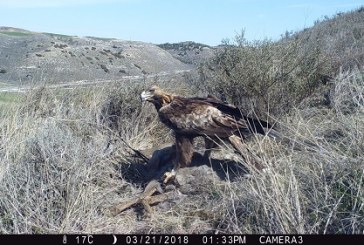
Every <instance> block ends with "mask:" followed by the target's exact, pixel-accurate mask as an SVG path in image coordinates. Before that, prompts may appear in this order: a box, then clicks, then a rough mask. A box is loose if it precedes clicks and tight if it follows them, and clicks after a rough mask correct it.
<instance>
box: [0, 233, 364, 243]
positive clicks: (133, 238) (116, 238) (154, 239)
mask: <svg viewBox="0 0 364 245" xmlns="http://www.w3.org/2000/svg"><path fill="white" fill-rule="evenodd" d="M0 244H38V245H43V244H47V245H48V244H59V245H66V244H67V245H98V244H102V245H108V244H109V245H114V244H118V245H139V244H143V245H144V244H147V245H189V244H192V245H195V244H202V245H225V244H227V245H240V244H250V245H255V244H259V245H261V244H264V245H266V244H350V245H359V244H360V245H362V244H364V235H284V234H278V235H272V234H266V235H240V234H231V235H209V234H205V235H177V234H173V235H159V234H158V235H153V234H150V235H113V234H108V235H98V234H80V235H76V234H72V235H71V234H63V235H0Z"/></svg>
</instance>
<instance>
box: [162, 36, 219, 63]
mask: <svg viewBox="0 0 364 245" xmlns="http://www.w3.org/2000/svg"><path fill="white" fill-rule="evenodd" d="M158 46H159V47H161V48H163V49H165V50H166V51H168V52H169V53H170V54H171V55H172V56H173V57H174V58H176V59H178V60H180V61H182V62H183V63H186V64H193V65H196V66H198V65H200V64H201V63H204V62H206V61H208V60H209V59H211V58H212V57H213V56H214V54H215V51H216V50H217V48H216V47H210V46H208V45H205V44H201V43H195V42H191V41H190V42H181V43H164V44H159V45H158Z"/></svg>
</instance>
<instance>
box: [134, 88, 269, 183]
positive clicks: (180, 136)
mask: <svg viewBox="0 0 364 245" xmlns="http://www.w3.org/2000/svg"><path fill="white" fill-rule="evenodd" d="M141 99H142V101H149V102H151V103H153V104H154V106H155V108H156V109H157V112H158V116H159V118H160V120H161V122H162V123H164V124H165V125H166V126H167V127H168V128H170V129H172V130H173V131H174V133H175V137H176V159H175V167H174V169H173V170H172V175H175V171H176V170H177V169H178V168H180V167H186V166H188V165H189V164H190V163H191V160H192V155H193V139H194V138H195V137H198V136H202V137H204V138H205V144H206V149H207V153H206V154H207V155H208V154H209V149H210V148H212V147H214V146H215V144H214V143H213V142H214V141H215V140H216V139H223V140H227V141H229V142H230V143H231V144H232V145H233V146H234V148H235V149H237V150H238V151H239V152H240V153H241V154H242V156H243V157H244V158H245V160H246V161H247V162H249V163H251V164H253V165H254V166H255V167H256V168H257V169H261V168H262V165H260V164H259V162H258V161H257V160H255V159H254V158H253V157H252V156H251V154H250V153H249V151H248V150H247V149H246V147H245V144H244V143H243V142H242V140H241V137H240V136H241V135H244V134H246V133H260V134H265V133H266V131H267V129H269V128H271V125H269V124H268V123H267V122H265V121H263V120H259V119H253V118H249V117H247V116H245V115H243V114H242V113H241V111H240V110H239V109H238V108H236V107H235V106H233V105H230V104H227V103H224V102H223V101H221V100H219V99H217V98H215V97H213V96H208V97H206V98H201V97H193V98H185V97H181V96H177V95H172V94H169V93H167V92H165V91H163V90H161V89H160V88H159V87H157V86H152V87H151V88H149V89H148V90H146V91H144V92H143V93H142V94H141ZM172 175H171V176H172ZM168 178H169V177H167V179H168Z"/></svg>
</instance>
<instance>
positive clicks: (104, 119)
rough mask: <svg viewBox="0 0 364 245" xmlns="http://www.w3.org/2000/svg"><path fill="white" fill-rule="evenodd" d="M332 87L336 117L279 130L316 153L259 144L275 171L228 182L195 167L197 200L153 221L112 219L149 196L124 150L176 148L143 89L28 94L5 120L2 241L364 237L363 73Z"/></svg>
mask: <svg viewBox="0 0 364 245" xmlns="http://www.w3.org/2000/svg"><path fill="white" fill-rule="evenodd" d="M334 82H335V85H334V89H333V92H332V94H331V100H332V103H333V107H332V108H331V109H330V108H323V109H318V108H314V107H311V108H309V107H304V108H300V109H296V110H292V112H291V114H290V115H288V116H287V117H286V118H285V119H282V120H281V124H283V125H285V126H286V127H287V128H290V129H291V130H289V131H286V132H283V133H284V134H286V135H288V136H290V137H293V138H297V140H308V141H311V142H315V143H316V144H317V147H312V148H311V149H309V150H302V151H297V150H293V149H292V147H291V146H288V145H282V144H279V143H276V142H275V141H274V140H272V139H269V138H267V137H256V138H253V139H252V140H251V141H250V142H249V143H248V144H249V145H250V146H251V147H252V151H253V152H254V153H255V154H257V155H259V156H260V157H261V158H262V159H263V160H264V162H265V163H266V164H268V165H269V166H270V167H269V171H268V172H265V173H253V176H252V177H251V178H244V177H243V176H241V177H239V176H238V177H236V178H234V179H233V180H231V181H230V180H223V179H221V178H219V176H218V175H217V174H216V171H214V169H212V168H210V167H208V166H200V167H193V168H190V170H189V171H192V172H193V173H196V172H198V171H200V172H201V174H200V175H199V178H194V179H193V182H194V184H193V183H190V184H192V189H191V190H190V191H185V192H184V196H183V198H181V200H176V201H175V202H169V203H164V204H160V205H158V206H155V207H154V210H155V212H154V214H153V215H152V216H151V217H148V216H144V215H143V213H142V211H141V210H140V209H138V208H136V209H129V210H127V211H125V212H124V213H122V214H119V215H117V216H113V215H111V214H110V212H109V210H108V208H109V207H110V206H112V205H113V204H116V203H118V202H120V201H122V200H126V199H129V198H130V197H133V196H135V195H136V194H137V193H139V192H141V191H142V188H143V183H142V182H141V181H140V178H141V177H142V176H143V172H140V171H139V172H138V170H140V169H138V168H136V167H133V166H137V165H141V166H142V165H143V164H141V163H140V161H139V160H138V159H135V158H133V157H132V156H131V155H132V152H131V151H130V148H128V146H127V145H126V144H125V142H126V143H127V144H128V145H131V146H132V147H134V148H137V149H142V148H147V147H150V146H151V145H155V144H156V143H157V142H165V141H168V140H170V137H166V135H168V131H166V130H165V129H164V127H162V126H161V125H160V124H159V123H158V120H157V118H156V114H155V112H154V110H152V107H149V106H142V105H141V103H140V102H139V101H138V98H137V96H136V94H139V92H140V91H141V89H142V87H144V85H142V84H129V86H121V85H120V84H115V85H112V86H110V87H104V88H88V89H84V90H75V91H64V90H63V91H54V90H48V89H47V88H44V89H42V90H37V91H32V92H29V93H28V94H27V96H26V97H25V98H24V101H22V103H20V104H19V105H18V106H17V107H15V108H13V109H12V110H11V111H10V110H9V111H8V113H5V114H6V116H3V117H2V120H1V121H0V196H1V199H0V233H2V234H8V233H15V234H19V233H42V234H44V233H148V232H153V233H206V232H224V233H363V232H364V190H363V178H364V172H363V163H364V153H363V149H364V143H363V142H364V128H363V127H364V100H363V96H364V91H363V87H364V81H363V73H362V72H360V71H355V72H352V73H341V74H340V75H339V76H338V77H337V78H336V80H335V81H334ZM171 90H172V89H171ZM172 91H176V90H175V89H173V90H172ZM184 92H185V93H186V94H189V93H190V92H189V91H188V90H184ZM121 139H123V140H124V141H125V142H124V141H122V140H121ZM221 152H222V154H225V155H233V157H234V159H237V161H235V163H236V164H238V165H242V164H244V163H243V160H242V159H241V158H240V157H239V156H238V155H236V154H234V153H233V152H232V150H231V149H229V148H227V147H225V148H224V149H223V150H222V151H221ZM220 154H221V153H220ZM186 171H187V170H186ZM126 176H129V178H126ZM130 176H132V177H134V179H133V178H130ZM138 178H139V179H138Z"/></svg>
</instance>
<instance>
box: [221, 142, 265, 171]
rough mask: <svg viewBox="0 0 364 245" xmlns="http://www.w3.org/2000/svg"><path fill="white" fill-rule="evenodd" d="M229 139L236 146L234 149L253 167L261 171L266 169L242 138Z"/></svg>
mask: <svg viewBox="0 0 364 245" xmlns="http://www.w3.org/2000/svg"><path fill="white" fill-rule="evenodd" d="M228 139H229V142H230V143H231V144H232V145H233V146H234V148H235V149H236V150H238V151H239V152H240V154H241V156H242V157H243V158H244V160H245V161H246V162H248V163H249V164H251V165H253V166H254V167H255V168H256V169H257V170H259V171H260V170H262V169H264V166H263V165H262V164H261V163H259V160H258V159H257V158H256V157H254V156H253V154H252V153H251V152H250V151H249V150H248V148H247V146H246V144H245V143H244V142H243V141H242V139H241V138H240V137H238V136H236V135H232V136H230V137H229V138H228Z"/></svg>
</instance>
